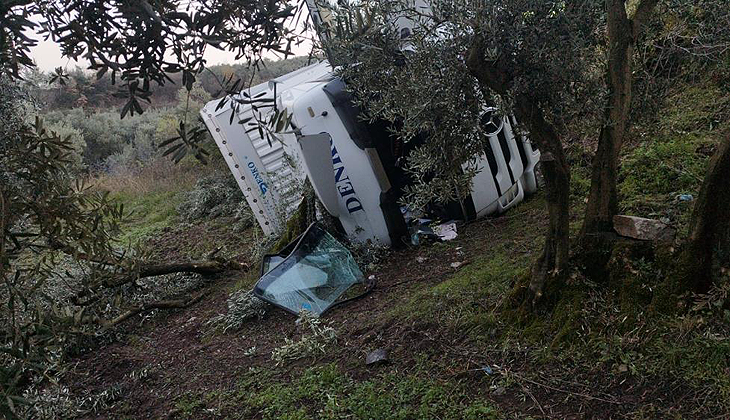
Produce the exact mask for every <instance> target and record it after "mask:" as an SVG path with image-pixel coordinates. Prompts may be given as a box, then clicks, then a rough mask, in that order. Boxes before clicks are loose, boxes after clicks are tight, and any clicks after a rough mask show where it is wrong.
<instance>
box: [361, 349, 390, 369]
mask: <svg viewBox="0 0 730 420" xmlns="http://www.w3.org/2000/svg"><path fill="white" fill-rule="evenodd" d="M389 361H390V360H389V359H388V351H387V350H385V349H376V350H373V351H371V352H370V353H368V355H367V357H366V358H365V364H366V365H367V366H373V365H383V364H386V363H388V362H389Z"/></svg>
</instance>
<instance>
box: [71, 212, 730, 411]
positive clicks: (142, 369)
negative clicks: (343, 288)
mask: <svg viewBox="0 0 730 420" xmlns="http://www.w3.org/2000/svg"><path fill="white" fill-rule="evenodd" d="M515 217H517V218H520V219H523V220H525V223H531V224H533V225H534V226H535V227H536V229H529V230H527V229H526V230H525V231H524V234H523V235H522V236H519V235H517V236H515V235H512V236H511V237H507V236H506V235H507V234H506V233H505V231H506V229H504V227H505V226H506V224H508V223H510V222H511V220H513V219H512V218H515ZM544 223H545V220H544V216H543V213H542V211H541V209H540V208H539V207H537V208H535V206H531V207H529V208H527V209H526V210H520V209H517V210H516V211H515V212H513V214H511V215H508V216H505V217H501V218H496V219H488V220H483V221H479V222H476V223H473V224H471V225H468V226H465V227H464V226H462V227H460V228H459V236H458V238H457V239H455V240H454V241H452V242H451V243H449V244H448V245H447V246H423V247H419V248H407V249H404V250H399V251H397V252H396V253H394V254H392V255H391V257H390V258H389V261H388V262H387V263H386V264H384V265H383V266H382V267H381V268H379V269H378V270H377V272H375V273H366V275H370V274H375V275H376V278H377V286H376V288H375V289H374V291H373V292H372V293H370V294H369V295H367V296H366V297H364V298H362V299H359V300H355V301H352V302H349V303H347V304H345V305H342V306H339V307H337V308H336V309H333V310H332V311H331V312H329V313H327V314H326V315H325V316H324V318H325V319H326V320H328V321H331V322H332V325H333V326H334V328H335V329H336V330H337V332H338V348H337V349H336V350H335V351H332V352H330V353H328V354H326V355H325V356H322V357H319V358H316V359H312V358H305V359H302V360H299V361H296V362H293V363H290V364H289V365H287V369H284V370H281V369H279V370H277V371H276V372H277V373H276V376H277V377H279V379H280V380H282V381H286V380H287V375H294V374H296V372H298V371H301V370H302V369H305V368H307V367H310V366H315V365H320V364H323V363H335V364H336V365H337V366H339V368H340V369H341V370H342V371H344V372H346V373H347V375H349V376H350V377H352V378H354V379H355V380H360V379H366V378H368V377H370V376H372V375H373V374H374V372H379V371H382V370H390V371H396V370H397V371H400V372H409V371H415V370H416V369H418V368H417V367H416V365H417V363H418V362H417V360H416V355H419V357H421V358H423V357H426V358H427V359H428V360H429V363H430V364H431V366H432V368H431V369H430V373H429V374H430V375H431V377H432V378H433V379H435V380H437V381H452V382H453V381H458V382H459V383H461V384H466V388H467V389H468V390H469V391H468V392H469V393H471V394H473V397H474V398H482V399H484V400H486V401H489V402H490V403H491V404H494V405H496V406H498V407H499V409H500V410H501V411H502V412H503V413H504V415H505V416H506V417H508V418H529V417H531V418H560V419H585V418H624V416H626V415H627V413H635V412H636V409H637V407H642V406H646V405H647V404H650V405H655V406H656V405H661V406H662V407H663V408H664V412H674V411H676V412H677V413H682V412H683V411H684V410H685V408H684V405H683V404H684V401H685V400H687V399H696V397H697V396H696V395H694V394H696V393H698V392H700V391H698V390H697V389H696V388H690V387H688V386H686V385H685V384H684V383H682V382H681V381H677V380H674V379H670V378H654V379H650V380H648V381H647V380H646V378H645V377H644V379H636V378H635V377H633V376H631V375H628V374H624V375H622V374H608V372H602V371H600V369H598V370H597V369H587V368H586V366H585V365H581V364H577V363H574V362H573V361H572V360H571V359H570V358H567V359H566V360H564V361H560V360H558V359H554V360H553V361H551V362H550V363H541V364H540V365H539V366H538V367H536V366H535V356H534V355H535V354H536V353H539V351H540V349H536V348H530V347H524V348H519V347H518V348H515V347H510V346H504V345H502V344H500V340H498V338H497V337H498V336H499V331H495V332H494V333H493V334H494V336H495V340H494V343H493V344H494V345H490V344H487V345H485V344H484V343H483V342H479V343H477V342H474V341H473V340H472V339H471V338H470V336H469V335H468V334H465V333H463V332H460V331H452V330H449V329H446V328H442V327H441V326H440V325H438V323H437V322H435V320H432V319H420V320H405V319H404V320H400V319H398V318H394V317H392V316H390V317H389V316H382V314H384V313H387V312H388V311H390V310H392V309H394V308H397V307H398V306H399V305H404V304H405V303H406V302H407V301H408V299H409V298H410V296H411V295H412V293H413V292H415V291H417V290H422V289H424V288H427V287H430V286H433V285H437V284H439V283H441V282H443V281H444V280H445V279H448V278H449V277H450V276H452V275H453V274H454V273H455V272H457V271H458V270H460V269H462V268H463V267H464V266H468V265H469V263H470V262H471V261H472V260H473V259H474V258H476V256H478V255H481V254H482V253H484V252H485V250H486V249H488V248H489V247H492V246H494V244H495V243H504V241H511V242H512V244H513V246H512V249H513V252H514V255H513V257H517V258H522V257H524V258H526V259H532V258H534V256H535V253H536V252H537V249H536V248H538V247H539V244H540V241H539V240H536V238H535V232H536V231H538V232H539V231H540V227H541V226H542V225H543V224H544ZM200 234H202V232H195V231H194V229H193V231H192V232H190V236H189V237H192V238H194V237H195V236H196V235H200ZM158 242H160V243H164V242H165V237H164V234H163V236H161V237H160V238H159V240H158ZM177 248H179V246H177V247H176V246H171V247H170V248H169V249H165V250H163V252H164V253H175V252H177V251H176V249H177ZM241 258H243V259H245V253H242V255H241ZM453 262H463V263H464V265H462V266H461V267H459V268H457V269H454V268H452V266H451V263H453ZM254 270H257V268H255V269H254ZM245 276H246V275H245V274H240V273H229V274H227V275H222V276H219V277H218V278H215V279H210V283H209V284H210V285H209V286H208V287H207V288H206V289H207V291H208V294H207V296H206V297H205V298H204V299H203V300H201V301H199V302H198V303H196V304H195V305H194V306H192V307H189V308H186V309H183V310H176V311H172V312H166V313H159V314H156V315H155V316H152V317H139V318H136V319H134V320H133V321H131V322H130V323H129V324H128V325H127V326H126V331H125V332H126V334H127V335H126V338H125V339H122V340H120V341H118V342H115V343H113V344H110V345H107V346H105V347H102V348H100V349H97V350H95V351H91V352H88V353H87V354H85V355H82V356H80V357H78V358H77V359H76V360H74V363H73V366H74V368H73V369H72V371H71V372H70V373H69V374H68V375H67V376H66V383H67V384H68V385H69V386H70V388H71V389H72V391H73V392H74V393H79V394H89V395H94V394H99V393H101V392H103V391H104V390H107V389H110V388H111V387H116V388H117V389H119V390H120V391H121V393H120V397H118V399H117V400H116V401H115V402H113V404H110V406H109V407H108V408H106V409H105V410H104V411H102V412H99V413H96V414H94V415H92V416H89V417H88V418H138V419H148V418H150V419H151V418H178V417H179V414H180V413H179V412H178V410H177V409H176V408H175V405H174V401H175V400H176V399H177V398H179V397H180V396H182V395H185V394H189V393H205V392H211V391H215V390H226V389H233V388H234V387H235V384H236V382H237V381H238V380H239V378H240V377H241V376H242V375H245V374H246V372H248V371H249V369H250V368H252V367H260V368H267V367H269V366H271V365H272V364H273V362H272V360H271V356H270V355H271V351H272V350H273V349H275V348H276V347H278V346H281V345H282V343H283V338H284V337H293V336H294V335H295V323H294V320H295V317H294V316H293V315H291V314H288V313H286V312H284V311H282V310H279V309H275V308H272V309H271V310H269V312H268V313H267V314H266V316H265V317H264V318H263V319H260V320H256V321H252V322H250V323H249V324H248V325H246V326H245V327H244V328H243V329H242V330H240V331H237V332H234V333H225V334H221V333H217V334H206V331H207V328H206V326H205V325H204V324H205V322H206V321H207V320H209V319H211V318H212V317H214V316H215V315H217V314H220V313H224V312H225V311H226V299H227V297H228V294H229V292H230V290H231V287H232V286H233V285H234V284H237V283H240V282H245V281H246V280H244V277H245ZM248 277H249V278H251V277H252V275H248ZM475 304H478V303H475ZM493 309H494V308H484V310H485V311H490V310H493ZM253 346H256V349H257V350H256V353H255V355H254V356H247V355H245V354H244V353H245V352H246V350H247V349H249V348H251V347H253ZM380 347H382V348H386V349H387V350H388V351H389V359H390V360H391V363H390V364H389V365H387V366H381V367H377V368H373V367H367V366H365V363H364V360H365V356H366V354H367V352H368V351H369V350H372V349H375V348H380ZM484 366H492V367H493V372H492V373H491V374H487V373H485V371H484V370H482V367H484ZM505 378H507V379H509V383H511V384H512V385H511V386H508V387H503V386H497V387H496V388H495V384H499V383H504V380H505ZM500 381H501V382H500ZM693 393H694V394H693ZM233 417H235V415H233ZM195 418H219V417H218V415H217V414H213V413H206V412H202V413H200V414H199V415H196V417H195ZM728 418H730V417H728Z"/></svg>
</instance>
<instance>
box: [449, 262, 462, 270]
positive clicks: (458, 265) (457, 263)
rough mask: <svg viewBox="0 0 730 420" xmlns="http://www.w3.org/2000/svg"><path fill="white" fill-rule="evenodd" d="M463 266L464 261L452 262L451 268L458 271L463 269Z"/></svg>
mask: <svg viewBox="0 0 730 420" xmlns="http://www.w3.org/2000/svg"><path fill="white" fill-rule="evenodd" d="M462 265H464V261H456V262H452V263H451V268H453V269H457V268H459V267H461V266H462Z"/></svg>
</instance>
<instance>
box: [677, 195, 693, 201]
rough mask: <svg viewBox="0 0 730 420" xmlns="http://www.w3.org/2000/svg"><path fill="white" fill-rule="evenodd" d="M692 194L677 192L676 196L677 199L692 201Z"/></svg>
mask: <svg viewBox="0 0 730 420" xmlns="http://www.w3.org/2000/svg"><path fill="white" fill-rule="evenodd" d="M694 199H695V198H694V196H693V195H692V194H679V195H678V196H677V200H678V201H692V200H694Z"/></svg>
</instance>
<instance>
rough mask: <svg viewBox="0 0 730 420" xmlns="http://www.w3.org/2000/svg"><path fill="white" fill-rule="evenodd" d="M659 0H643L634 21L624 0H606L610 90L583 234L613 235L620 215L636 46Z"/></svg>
mask: <svg viewBox="0 0 730 420" xmlns="http://www.w3.org/2000/svg"><path fill="white" fill-rule="evenodd" d="M657 2H658V0H642V1H641V2H640V3H639V5H638V7H637V9H636V12H635V13H634V15H633V17H632V18H629V16H628V14H627V12H626V2H625V1H624V0H606V14H607V29H608V47H609V48H608V67H607V69H606V83H607V85H608V89H609V98H608V103H607V104H606V110H605V116H604V122H603V126H602V127H601V132H600V134H599V138H598V150H597V151H596V155H595V157H594V158H593V170H592V175H591V189H590V193H589V195H588V205H587V207H586V213H585V220H584V222H583V229H582V235H583V236H585V235H587V234H592V233H597V232H610V231H611V230H612V229H613V216H614V215H616V214H617V213H618V192H617V186H616V184H617V175H618V162H619V154H620V152H621V146H622V145H623V143H624V139H625V137H626V132H627V129H628V122H629V114H630V111H631V97H632V95H631V93H632V82H633V76H632V72H633V65H632V63H633V55H634V46H635V44H636V41H637V38H638V36H639V34H640V33H641V29H642V27H643V25H644V23H645V21H646V20H647V19H648V17H649V15H650V14H651V12H652V10H653V9H654V7H655V6H656V4H657Z"/></svg>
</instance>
